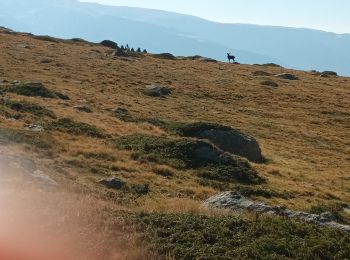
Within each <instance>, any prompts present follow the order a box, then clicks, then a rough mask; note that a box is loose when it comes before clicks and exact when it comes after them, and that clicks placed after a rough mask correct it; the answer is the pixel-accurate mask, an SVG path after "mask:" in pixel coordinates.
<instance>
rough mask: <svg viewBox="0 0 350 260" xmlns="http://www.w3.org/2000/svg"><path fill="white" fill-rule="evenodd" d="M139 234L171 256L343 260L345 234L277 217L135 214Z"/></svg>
mask: <svg viewBox="0 0 350 260" xmlns="http://www.w3.org/2000/svg"><path fill="white" fill-rule="evenodd" d="M134 218H135V221H136V223H137V228H138V232H139V233H142V234H143V237H142V238H143V239H144V241H147V243H148V244H150V247H151V249H153V250H155V251H157V252H158V253H159V254H160V255H161V256H164V257H165V256H169V255H170V256H172V257H174V258H175V259H347V258H348V257H349V255H350V235H349V234H344V233H341V232H340V231H335V230H329V229H324V228H321V227H317V226H314V225H311V224H305V223H297V222H294V221H291V220H288V219H283V218H278V217H261V218H258V219H255V220H242V219H241V218H237V217H233V216H201V215H190V214H161V213H151V214H145V213H143V214H139V215H136V216H135V217H134Z"/></svg>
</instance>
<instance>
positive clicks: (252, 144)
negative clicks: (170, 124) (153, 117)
mask: <svg viewBox="0 0 350 260" xmlns="http://www.w3.org/2000/svg"><path fill="white" fill-rule="evenodd" d="M175 132H177V133H178V134H180V135H182V136H185V137H195V138H199V139H207V140H209V141H210V142H211V143H212V144H214V145H215V146H217V147H218V148H220V149H221V150H222V151H224V152H228V153H231V154H237V155H240V156H242V157H245V158H247V159H248V160H250V161H253V162H263V161H264V158H263V156H262V153H261V149H260V147H259V144H258V142H257V141H256V140H255V139H254V138H253V137H251V136H249V135H246V134H243V133H241V132H240V131H238V130H236V129H233V128H231V127H227V126H222V125H219V124H213V123H206V122H197V123H190V124H179V125H178V126H176V127H175Z"/></svg>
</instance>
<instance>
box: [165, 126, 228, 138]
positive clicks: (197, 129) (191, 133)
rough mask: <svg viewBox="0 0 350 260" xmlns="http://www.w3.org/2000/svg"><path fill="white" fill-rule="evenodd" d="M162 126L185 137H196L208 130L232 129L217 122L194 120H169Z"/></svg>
mask: <svg viewBox="0 0 350 260" xmlns="http://www.w3.org/2000/svg"><path fill="white" fill-rule="evenodd" d="M163 128H164V129H165V130H167V131H169V132H171V133H174V134H177V135H180V136H187V137H196V136H198V135H200V134H201V133H202V132H204V131H208V130H212V129H213V130H223V131H230V130H232V129H231V128H230V127H228V126H223V125H220V124H217V123H208V122H194V123H181V122H170V123H164V126H163Z"/></svg>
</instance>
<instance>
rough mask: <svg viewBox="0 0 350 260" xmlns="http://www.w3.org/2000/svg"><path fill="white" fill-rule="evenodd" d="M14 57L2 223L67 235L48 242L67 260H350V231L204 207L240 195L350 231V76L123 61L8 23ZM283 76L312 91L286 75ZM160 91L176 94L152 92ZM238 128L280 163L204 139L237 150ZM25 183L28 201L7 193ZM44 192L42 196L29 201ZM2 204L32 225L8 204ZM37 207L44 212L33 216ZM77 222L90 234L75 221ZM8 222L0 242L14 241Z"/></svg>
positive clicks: (0, 152)
mask: <svg viewBox="0 0 350 260" xmlns="http://www.w3.org/2000/svg"><path fill="white" fill-rule="evenodd" d="M74 38H76V37H74ZM0 53H1V55H0V208H1V209H2V212H4V214H1V217H0V219H1V220H2V219H3V218H4V216H5V217H6V216H10V217H7V221H8V222H5V223H6V224H7V223H11V226H12V225H15V224H17V222H14V220H16V219H19V220H20V223H22V222H23V224H22V225H23V226H25V227H30V228H34V229H33V231H35V233H34V235H35V236H33V237H34V238H35V239H34V240H35V242H41V240H40V237H39V236H38V233H39V234H42V232H37V230H38V228H36V225H34V226H33V225H32V224H31V223H32V221H29V222H27V221H23V220H27V219H28V220H29V218H30V220H31V219H33V220H39V222H40V223H38V224H40V225H39V226H38V227H39V230H42V229H44V228H45V227H47V228H51V227H52V229H53V230H54V231H55V233H53V235H51V234H49V235H50V236H47V235H46V234H45V236H44V237H43V238H45V239H46V240H45V241H47V238H48V237H52V238H54V240H55V241H57V240H58V241H60V240H59V239H58V238H60V236H59V235H61V234H62V235H63V236H64V245H68V247H67V246H66V247H65V248H68V249H69V250H68V253H69V252H71V250H72V249H75V247H76V246H78V249H80V248H81V249H83V252H84V254H85V253H86V254H89V253H90V251H91V250H92V251H94V249H98V252H96V253H98V254H99V253H101V254H102V256H99V257H97V258H93V259H106V260H115V259H168V258H169V256H172V257H173V258H174V259H184V258H186V259H215V258H217V259H242V258H244V259H260V258H264V259H305V258H306V259H333V258H336V259H346V258H347V256H348V255H350V244H349V240H350V236H349V235H346V234H344V233H342V232H340V231H337V230H330V229H328V228H324V227H320V226H315V225H313V224H307V223H300V222H297V221H294V220H293V221H292V220H289V219H288V218H287V217H283V218H279V217H274V216H272V215H271V216H268V217H260V214H259V215H253V214H251V213H248V214H245V213H244V212H239V213H238V212H237V213H234V215H232V213H229V212H228V211H220V210H219V211H216V210H215V211H212V210H210V209H208V208H204V207H203V200H206V199H207V198H209V197H211V196H212V195H214V194H217V193H220V192H221V191H223V190H224V191H237V192H240V193H242V194H244V195H245V196H247V197H249V198H251V199H254V200H256V201H263V202H266V203H267V204H268V205H272V206H275V205H282V206H286V207H287V208H289V209H292V210H301V211H305V212H313V213H316V214H321V213H326V212H328V213H326V214H324V215H325V216H331V218H332V219H333V217H334V218H335V219H336V220H337V221H339V222H340V223H344V224H347V223H348V224H350V211H349V206H348V205H349V203H350V190H349V187H350V174H349V168H350V143H349V140H350V131H349V127H350V121H349V118H350V117H349V116H350V113H349V107H350V78H347V77H337V76H328V77H321V76H320V74H319V73H315V72H306V71H296V70H290V69H285V68H277V67H273V66H261V65H241V64H237V65H233V64H228V63H224V62H216V63H215V62H206V61H205V60H189V59H176V60H173V59H163V58H159V56H154V55H152V54H144V53H139V54H137V55H132V57H118V56H115V55H112V53H113V50H112V49H110V48H107V47H104V46H102V45H99V44H92V43H89V42H82V41H72V40H71V41H69V40H60V39H52V38H50V37H38V36H35V35H32V34H27V33H16V32H13V31H8V30H6V29H2V28H0ZM281 72H283V73H289V74H293V75H295V76H297V78H298V79H299V80H286V79H282V78H279V77H277V76H276V74H279V73H281ZM271 83H275V84H271ZM153 84H156V85H160V86H164V87H165V88H166V89H170V90H171V91H170V93H169V92H167V94H168V95H167V96H163V97H156V96H153V95H151V96H150V95H149V92H148V91H149V85H153ZM266 84H268V85H266ZM194 122H196V123H195V124H193V123H194ZM208 122H209V123H208ZM208 127H209V128H211V130H208ZM228 127H229V128H228ZM230 127H231V128H232V129H231V130H230V131H229V132H231V133H236V131H234V129H236V130H239V133H242V134H244V135H249V136H251V137H252V138H248V139H249V141H250V142H251V141H252V140H253V138H254V139H255V140H256V141H257V144H258V145H259V147H260V148H261V152H262V155H263V156H264V157H265V158H266V159H267V160H263V161H262V162H260V163H255V162H251V161H247V160H246V159H244V158H242V157H240V156H239V153H237V154H235V155H234V154H232V153H231V152H229V151H227V152H225V153H223V151H221V150H219V149H218V148H216V146H213V145H212V144H211V143H208V142H207V141H205V140H203V138H204V137H205V136H202V137H201V135H202V134H204V132H210V134H209V135H212V136H214V137H217V138H218V139H219V140H221V141H222V142H224V144H230V145H229V146H231V144H232V143H231V142H228V140H229V139H231V138H227V134H228V132H227V131H228V129H230ZM203 130H204V132H203ZM212 130H213V131H212ZM232 130H233V132H232ZM186 132H187V134H186ZM192 135H194V136H192ZM191 136H192V137H191ZM207 136H208V135H207ZM208 138H210V136H208ZM210 139H211V140H212V142H213V143H216V144H217V145H218V146H219V145H220V143H218V142H217V141H215V140H214V139H212V138H210ZM231 141H232V139H231ZM220 147H222V146H221V145H220ZM232 147H235V144H232ZM255 147H256V146H255ZM245 148H248V146H245V145H244V147H243V149H242V150H241V152H243V151H244V150H245ZM208 149H209V150H208ZM222 149H225V150H227V147H226V148H225V147H222ZM240 149H241V148H240ZM249 150H251V149H249ZM247 158H248V157H247ZM4 166H5V170H4V168H3V167H4ZM21 168H22V170H24V172H23V171H21ZM38 170H39V171H38ZM16 176H18V177H19V178H21V179H24V181H25V183H24V184H23V182H21V181H20V182H16V181H15V180H14V179H15V177H16ZM110 178H113V179H112V181H111V180H110ZM13 181H15V183H14V190H13V192H15V195H19V198H22V197H23V198H25V200H22V199H21V204H18V203H16V202H17V201H16V199H15V198H17V196H12V194H13V193H9V194H7V193H8V192H7V191H6V189H5V190H4V189H3V187H4V185H6V184H9V183H12V182H13ZM34 181H37V182H40V183H38V185H40V186H38V187H37V186H36V185H35V186H33V188H35V190H36V191H37V193H34V195H32V196H28V195H27V190H28V188H30V187H31V185H34V183H33V182H34ZM101 181H102V182H101ZM52 182H53V183H52ZM108 184H112V185H113V189H112V187H111V186H109V185H108ZM6 186H7V185H6ZM11 189H12V188H11ZM29 191H30V190H29ZM3 193H5V195H6V196H5V198H8V199H6V200H5V201H6V203H5V205H11V206H14V208H16V209H17V208H20V209H21V211H20V212H19V213H18V214H13V213H12V211H9V210H8V208H3V207H1V205H3V204H4V203H2V201H3V200H4V196H3ZM29 195H31V194H29ZM22 203H23V205H24V206H25V207H23V208H22V207H21V205H22ZM27 209H31V211H30V213H31V212H33V216H32V215H31V214H30V215H29V216H28V217H26V215H25V214H21V213H22V211H23V212H24V213H28V212H29V210H27ZM61 209H62V211H61ZM281 209H282V210H283V209H284V208H281ZM66 212H67V213H66ZM330 212H331V213H330ZM16 213H17V212H16ZM51 213H52V214H51ZM36 214H38V215H39V216H41V215H42V216H43V217H45V218H48V222H46V221H44V222H42V221H41V218H36ZM14 216H16V218H14V219H13V217H14ZM51 216H52V217H51ZM254 216H255V217H254ZM326 218H328V217H326ZM322 219H324V218H322ZM71 221H72V222H73V227H76V226H75V224H77V228H71V227H72V226H71V225H66V223H67V224H69V223H70V222H71ZM0 223H1V224H2V225H0V247H1V245H2V244H1V242H2V241H6V239H8V236H7V237H6V238H4V240H2V239H1V234H9V232H8V228H7V226H6V229H5V231H6V232H1V230H2V227H3V225H4V222H2V221H0ZM28 223H30V225H29V224H28ZM34 224H36V221H35V222H34ZM18 227H22V226H21V225H19V226H17V225H16V230H17V229H18ZM57 227H59V228H57ZM129 227H130V228H129ZM24 230H25V231H26V229H24ZM66 230H67V231H72V232H73V233H74V234H72V239H73V241H74V243H69V242H70V240H69V239H70V238H71V237H70V236H69V235H70V232H68V233H67V232H66ZM20 231H21V232H19V233H18V234H20V235H21V237H23V233H24V232H23V229H22V228H20ZM30 231H31V230H30ZM56 231H57V232H56ZM135 231H136V232H137V233H138V234H134V232H135ZM184 231H185V232H184ZM25 234H26V235H25V236H24V237H25V238H27V239H28V238H29V237H28V236H27V233H25ZM73 235H74V236H73ZM12 237H13V236H10V238H12ZM67 239H68V240H67ZM124 239H125V240H126V241H124ZM21 241H22V240H21ZM49 241H50V242H51V240H49ZM52 241H53V240H52ZM76 241H78V242H79V243H77V242H76ZM53 242H54V241H53ZM53 242H52V243H53ZM52 243H50V246H53V245H54V243H53V244H52ZM23 244H24V245H25V246H26V248H27V244H26V243H20V242H18V241H16V245H23ZM80 244H81V246H80ZM44 245H45V246H46V244H44ZM130 247H131V250H128V249H129V248H130ZM138 247H141V248H140V250H138ZM144 247H145V248H144ZM46 248H50V247H46ZM46 248H45V249H46ZM55 248H56V247H55ZM57 248H58V247H57ZM120 248H122V250H121V251H120ZM143 249H144V250H143ZM149 250H151V252H150V254H151V256H147V255H145V253H147V252H148V251H149ZM116 251H117V252H116ZM124 251H127V252H125V253H130V254H131V256H130V257H126V256H125V257H123V255H124V254H122V253H124ZM145 251H146V252H145ZM63 252H66V251H64V250H63ZM92 253H94V252H92ZM134 253H135V254H134ZM153 253H155V254H156V255H155V257H152V255H153ZM157 253H159V254H160V257H159V258H158V257H157ZM121 254H122V256H121ZM105 255H106V256H105ZM132 255H134V257H132ZM55 256H57V254H55ZM109 256H110V257H109ZM127 256H129V254H127ZM0 258H1V257H0ZM1 259H3V258H1ZM35 259H38V258H35ZM44 259H52V258H49V257H46V258H44ZM72 259H77V260H79V259H84V260H86V259H90V258H77V257H75V258H72Z"/></svg>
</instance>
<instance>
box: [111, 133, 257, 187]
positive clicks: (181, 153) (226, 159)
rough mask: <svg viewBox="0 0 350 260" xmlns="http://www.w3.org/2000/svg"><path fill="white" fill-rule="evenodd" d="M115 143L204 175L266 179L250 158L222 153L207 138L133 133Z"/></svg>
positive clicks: (234, 179)
mask: <svg viewBox="0 0 350 260" xmlns="http://www.w3.org/2000/svg"><path fill="white" fill-rule="evenodd" d="M115 145H116V147H117V148H119V149H125V150H132V151H134V152H137V153H140V154H141V155H142V156H143V157H146V159H147V160H148V161H153V162H156V163H160V164H168V165H170V166H173V167H176V168H179V169H195V170H196V171H197V173H198V175H199V176H200V177H202V178H207V179H212V180H218V181H222V182H237V181H238V182H242V183H251V184H257V183H261V182H263V179H262V178H261V177H259V176H258V174H257V172H256V171H255V170H254V169H253V168H252V167H251V166H250V164H249V163H248V162H247V161H245V160H242V159H240V158H237V157H235V156H231V155H230V154H227V153H223V152H221V151H220V150H218V149H216V148H215V147H213V146H212V145H210V144H209V143H207V142H204V141H199V140H193V139H185V138H182V139H170V138H164V137H157V136H144V135H131V136H125V137H121V138H119V139H117V140H116V141H115ZM138 159H139V156H138Z"/></svg>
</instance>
